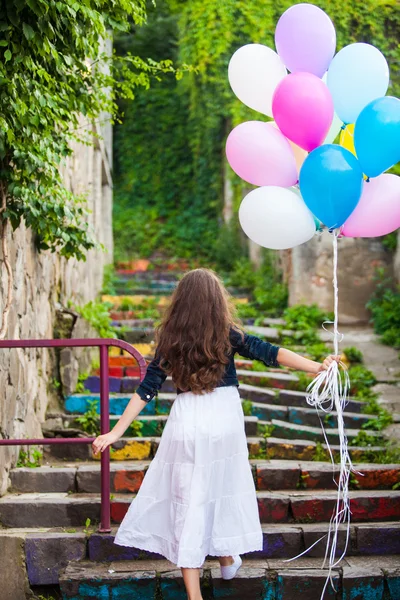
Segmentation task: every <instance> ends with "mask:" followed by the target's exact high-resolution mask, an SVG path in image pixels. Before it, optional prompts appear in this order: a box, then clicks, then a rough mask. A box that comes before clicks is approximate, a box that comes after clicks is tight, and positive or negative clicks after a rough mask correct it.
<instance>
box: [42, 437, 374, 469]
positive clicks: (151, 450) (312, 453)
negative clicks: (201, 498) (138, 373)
mask: <svg viewBox="0 0 400 600" xmlns="http://www.w3.org/2000/svg"><path fill="white" fill-rule="evenodd" d="M66 431H67V430H66ZM159 443H160V438H159V437H136V438H135V437H131V438H121V439H120V440H118V442H116V443H115V444H113V445H112V449H111V460H113V461H120V460H147V459H151V458H153V457H154V455H155V453H156V451H157V448H158V446H159ZM318 443H319V442H318ZM43 446H44V449H45V453H46V456H48V457H49V459H61V460H89V459H91V458H95V460H97V459H98V458H99V457H93V456H92V452H91V448H90V444H88V445H84V444H70V445H68V444H62V445H61V444H60V445H54V444H53V445H51V446H50V445H46V443H44V444H43ZM247 448H248V451H249V455H250V458H267V459H283V460H314V459H316V460H321V458H320V457H319V456H318V453H317V455H316V452H317V450H318V447H317V442H315V441H313V440H304V439H303V440H302V439H287V438H286V439H285V438H276V437H267V438H265V437H264V436H251V437H247ZM330 448H331V451H332V454H333V455H334V456H335V457H337V456H338V455H339V450H340V448H339V446H338V445H335V444H331V445H330ZM320 449H321V450H324V451H326V460H327V461H328V462H329V455H328V453H327V447H326V445H325V444H320ZM385 451H386V447H385V446H368V447H360V446H349V452H350V456H351V458H352V460H353V461H354V462H363V461H364V462H365V458H364V457H365V455H366V453H368V455H371V453H374V454H375V455H378V454H380V455H381V456H383V457H384V453H385ZM324 458H325V457H324ZM379 460H381V459H379ZM383 462H384V458H383Z"/></svg>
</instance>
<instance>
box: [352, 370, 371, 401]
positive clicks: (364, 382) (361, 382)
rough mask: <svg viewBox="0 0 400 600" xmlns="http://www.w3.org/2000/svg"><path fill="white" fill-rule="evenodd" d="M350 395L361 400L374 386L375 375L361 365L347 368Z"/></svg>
mask: <svg viewBox="0 0 400 600" xmlns="http://www.w3.org/2000/svg"><path fill="white" fill-rule="evenodd" d="M348 373H349V377H350V394H351V395H352V396H355V397H356V398H357V397H358V398H361V397H363V396H365V394H368V393H369V391H370V388H371V387H372V386H373V385H375V384H376V379H375V375H374V374H373V373H372V371H370V370H369V369H367V368H366V367H364V366H363V365H354V366H352V367H350V368H349V371H348Z"/></svg>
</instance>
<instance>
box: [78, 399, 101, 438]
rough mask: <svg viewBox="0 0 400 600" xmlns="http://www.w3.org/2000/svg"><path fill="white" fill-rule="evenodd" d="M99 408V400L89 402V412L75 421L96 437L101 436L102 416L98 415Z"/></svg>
mask: <svg viewBox="0 0 400 600" xmlns="http://www.w3.org/2000/svg"><path fill="white" fill-rule="evenodd" d="M98 407H99V403H98V400H89V402H88V409H87V411H86V412H84V413H83V415H81V416H80V417H77V418H76V419H75V421H76V422H77V423H78V424H79V425H80V427H81V429H82V430H83V431H85V432H86V433H88V434H89V435H93V436H96V437H97V436H98V435H100V415H99V413H98Z"/></svg>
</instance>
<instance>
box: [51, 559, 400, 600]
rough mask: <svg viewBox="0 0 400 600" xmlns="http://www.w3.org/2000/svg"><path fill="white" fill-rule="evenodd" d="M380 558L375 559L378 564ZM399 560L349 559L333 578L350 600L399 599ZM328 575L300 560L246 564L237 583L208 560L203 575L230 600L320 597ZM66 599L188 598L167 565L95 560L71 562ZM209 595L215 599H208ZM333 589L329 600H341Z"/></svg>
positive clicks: (205, 583)
mask: <svg viewBox="0 0 400 600" xmlns="http://www.w3.org/2000/svg"><path fill="white" fill-rule="evenodd" d="M375 558H376V560H375ZM396 560H398V557H392V558H391V559H389V560H388V561H386V558H385V557H382V556H380V557H374V558H372V557H371V558H370V559H368V562H367V563H366V562H365V559H364V560H363V558H360V557H353V558H351V557H350V558H348V559H344V560H343V561H342V562H341V563H340V565H338V567H336V568H335V570H334V572H333V574H332V577H333V582H334V585H335V588H336V589H340V590H341V591H343V598H345V599H346V600H357V599H360V600H361V599H363V600H369V599H371V600H372V599H373V600H383V598H384V594H385V598H386V599H388V600H398V598H399V596H398V595H397V592H398V590H399V588H400V576H399V572H398V568H397V566H398V563H397V565H396ZM327 575H328V571H327V569H322V564H321V559H307V558H306V559H299V560H298V561H295V562H294V563H290V564H289V565H288V564H287V563H284V562H283V561H282V560H279V559H271V560H257V561H251V560H248V561H244V563H243V566H242V568H241V569H240V570H239V572H238V574H237V575H236V577H235V579H234V580H232V581H224V580H222V579H221V572H220V568H219V563H218V562H217V561H216V560H214V561H207V562H206V563H205V564H204V567H203V569H202V572H201V578H202V581H201V583H202V589H203V594H204V596H205V597H213V598H227V599H230V600H244V599H246V600H247V599H249V600H250V599H251V600H256V599H261V598H262V599H268V600H293V599H294V598H297V597H304V598H307V599H308V600H318V599H319V598H320V597H321V593H322V591H323V588H324V585H325V582H326V579H327ZM60 588H61V591H62V594H63V599H64V600H78V599H79V600H80V599H82V600H86V599H89V598H105V599H111V598H121V599H128V598H129V599H130V600H155V598H163V599H164V600H183V599H184V598H186V594H185V588H184V585H183V580H182V575H181V572H180V570H179V569H177V568H176V566H175V565H173V564H172V563H169V562H168V561H160V562H156V563H154V561H146V562H145V561H141V562H140V563H139V562H138V563H136V564H135V563H133V565H131V564H127V563H125V562H122V561H115V562H109V563H99V564H93V563H91V562H90V561H81V562H72V563H70V564H69V565H68V566H67V567H66V569H65V571H64V572H63V573H62V574H61V575H60ZM206 594H212V596H208V595H206ZM337 597H338V596H337V593H336V591H334V590H333V589H332V588H331V587H330V586H328V588H327V591H326V593H325V595H324V598H325V600H333V599H335V598H337Z"/></svg>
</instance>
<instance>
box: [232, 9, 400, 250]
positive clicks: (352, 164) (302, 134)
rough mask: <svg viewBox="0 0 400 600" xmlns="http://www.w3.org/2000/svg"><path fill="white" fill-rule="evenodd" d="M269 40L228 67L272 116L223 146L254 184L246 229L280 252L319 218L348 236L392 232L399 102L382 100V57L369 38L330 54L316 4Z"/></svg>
mask: <svg viewBox="0 0 400 600" xmlns="http://www.w3.org/2000/svg"><path fill="white" fill-rule="evenodd" d="M275 45H276V50H277V52H275V51H274V50H272V49H271V48H268V47H267V46H264V45H262V44H248V45H246V46H242V47H241V48H239V49H238V50H237V51H236V52H235V53H234V55H233V56H232V58H231V60H230V63H229V69H228V76H229V82H230V85H231V88H232V90H233V92H234V93H235V94H236V96H237V97H238V98H239V100H241V101H242V102H243V103H244V104H246V105H247V106H249V107H250V108H252V109H254V110H256V111H258V112H260V113H262V114H264V115H266V116H268V117H272V118H273V119H274V121H268V122H267V121H259V120H254V121H248V122H245V123H241V124H240V125H238V126H237V127H235V129H233V131H232V132H231V133H230V134H229V136H228V139H227V142H226V155H227V158H228V161H229V164H230V165H231V167H232V169H233V170H234V171H235V172H236V173H237V174H238V175H239V177H241V178H242V179H243V180H244V181H246V182H248V183H250V184H253V185H255V186H259V187H258V188H257V189H255V190H253V191H251V192H250V193H249V194H248V195H247V196H246V197H245V198H244V199H243V201H242V203H241V206H240V210H239V220H240V223H241V225H242V228H243V230H244V232H245V233H246V234H247V235H248V237H249V238H250V239H252V240H253V241H255V242H256V243H258V244H260V245H261V246H265V247H267V248H274V249H285V248H293V247H294V246H297V245H299V244H302V243H304V242H306V241H308V240H309V239H311V238H312V237H313V235H314V233H315V230H316V219H318V220H319V221H321V222H322V223H323V224H324V225H325V226H326V227H327V228H328V229H329V230H334V229H337V228H341V233H342V235H344V236H347V237H376V236H382V235H385V234H387V233H390V232H391V231H394V230H395V229H397V228H398V227H400V177H398V176H396V175H393V174H385V173H384V172H385V171H386V170H388V169H390V168H391V167H392V166H393V165H395V164H396V163H397V162H398V161H400V100H399V99H398V98H394V97H391V96H385V94H386V92H387V89H388V86H389V67H388V64H387V62H386V59H385V57H384V56H383V54H382V53H381V52H380V51H379V50H378V49H377V48H375V46H372V45H370V44H365V43H355V44H350V45H348V46H346V47H344V48H343V49H342V50H340V52H338V53H337V54H336V55H335V49H336V33H335V28H334V25H333V23H332V21H331V19H330V18H329V17H328V15H327V14H326V13H325V12H324V11H323V10H321V9H320V8H318V7H317V6H315V5H312V4H296V5H294V6H292V7H291V8H289V9H288V10H287V11H286V12H285V13H284V14H283V15H282V16H281V18H280V19H279V22H278V25H277V27H276V31H275ZM288 70H289V71H290V73H289V74H288ZM339 132H340V142H339V144H333V143H332V142H333V141H334V140H335V139H336V137H337V136H338V134H339ZM317 222H318V221H317Z"/></svg>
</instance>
